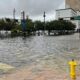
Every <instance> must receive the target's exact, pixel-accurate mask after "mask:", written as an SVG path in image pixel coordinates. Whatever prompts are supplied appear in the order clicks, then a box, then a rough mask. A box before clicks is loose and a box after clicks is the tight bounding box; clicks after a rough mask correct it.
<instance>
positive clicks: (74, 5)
mask: <svg viewBox="0 0 80 80" xmlns="http://www.w3.org/2000/svg"><path fill="white" fill-rule="evenodd" d="M64 1H65V8H64V9H58V10H56V19H57V20H59V19H60V20H70V21H71V22H72V23H74V24H75V25H76V29H78V28H80V20H71V17H74V16H79V15H80V11H79V9H80V6H79V5H80V0H64Z"/></svg>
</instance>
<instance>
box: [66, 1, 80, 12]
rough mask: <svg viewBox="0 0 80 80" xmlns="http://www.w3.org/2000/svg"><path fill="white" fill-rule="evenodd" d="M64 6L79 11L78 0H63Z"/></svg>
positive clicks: (79, 3)
mask: <svg viewBox="0 0 80 80" xmlns="http://www.w3.org/2000/svg"><path fill="white" fill-rule="evenodd" d="M65 7H66V8H72V9H74V10H76V11H80V0H65Z"/></svg>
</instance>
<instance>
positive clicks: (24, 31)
mask: <svg viewBox="0 0 80 80" xmlns="http://www.w3.org/2000/svg"><path fill="white" fill-rule="evenodd" d="M21 14H22V16H21V17H22V19H21V26H22V30H23V35H24V36H26V20H25V12H24V11H23V12H22V13H21Z"/></svg>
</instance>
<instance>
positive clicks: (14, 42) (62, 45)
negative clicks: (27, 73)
mask: <svg viewBox="0 0 80 80" xmlns="http://www.w3.org/2000/svg"><path fill="white" fill-rule="evenodd" d="M78 36H79V34H74V35H66V36H43V35H42V36H31V37H27V38H22V37H16V38H5V39H0V63H5V64H8V65H10V66H12V67H14V68H16V69H17V68H20V67H23V66H25V65H27V66H30V65H32V64H41V65H44V64H45V65H47V66H49V67H51V68H54V69H56V68H57V69H62V70H64V71H67V68H66V66H67V65H68V64H67V63H68V61H69V60H71V59H72V58H74V59H75V60H78V61H80V39H79V38H78ZM67 67H68V66H67Z"/></svg>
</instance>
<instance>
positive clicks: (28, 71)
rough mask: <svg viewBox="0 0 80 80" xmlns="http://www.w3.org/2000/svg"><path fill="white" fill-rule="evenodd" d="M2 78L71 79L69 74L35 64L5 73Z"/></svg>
mask: <svg viewBox="0 0 80 80" xmlns="http://www.w3.org/2000/svg"><path fill="white" fill-rule="evenodd" d="M0 80H69V78H68V76H67V75H66V74H63V73H59V72H58V71H57V70H52V69H50V68H48V67H45V66H44V67H43V66H41V65H33V66H31V67H29V68H28V67H24V68H22V69H19V70H16V71H14V72H11V73H10V74H6V75H3V77H1V78H0Z"/></svg>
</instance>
